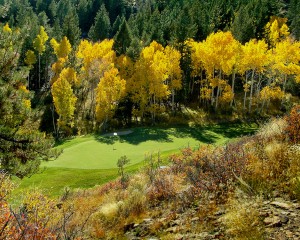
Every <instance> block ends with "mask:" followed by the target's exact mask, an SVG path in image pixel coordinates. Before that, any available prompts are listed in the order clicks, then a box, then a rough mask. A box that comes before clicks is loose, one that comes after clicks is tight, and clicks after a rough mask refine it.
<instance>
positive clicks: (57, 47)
mask: <svg viewBox="0 0 300 240" xmlns="http://www.w3.org/2000/svg"><path fill="white" fill-rule="evenodd" d="M50 44H51V46H52V48H53V50H54V53H55V55H56V56H57V58H66V57H68V55H69V54H70V52H71V50H72V46H71V44H70V41H69V40H68V38H67V37H63V39H62V40H61V42H57V41H56V40H55V39H54V38H52V39H51V40H50Z"/></svg>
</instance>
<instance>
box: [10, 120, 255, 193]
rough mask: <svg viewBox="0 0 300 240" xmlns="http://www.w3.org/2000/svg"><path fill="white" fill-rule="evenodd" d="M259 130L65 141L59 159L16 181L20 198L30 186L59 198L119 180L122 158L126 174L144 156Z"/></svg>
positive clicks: (172, 131)
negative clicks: (118, 166)
mask: <svg viewBox="0 0 300 240" xmlns="http://www.w3.org/2000/svg"><path fill="white" fill-rule="evenodd" d="M255 130H256V126H254V125H244V124H241V125H240V124H230V125H229V124H226V125H215V126H208V127H185V126H184V127H182V126H181V127H174V128H158V127H151V128H150V127H149V128H135V129H131V131H132V132H131V133H129V134H127V135H119V136H103V135H102V136H97V135H89V136H84V137H77V138H74V139H71V140H66V141H64V142H63V143H61V144H59V145H58V146H56V147H57V148H60V149H63V153H62V154H61V155H60V156H59V157H58V159H56V160H53V161H48V162H43V163H42V166H41V171H40V172H39V173H38V174H35V175H33V176H32V177H31V178H25V179H23V180H22V181H19V180H18V181H17V182H18V183H19V184H20V185H19V187H18V188H17V189H16V190H15V191H14V195H15V196H17V195H18V194H20V193H21V192H22V190H26V189H28V188H30V187H39V188H41V189H44V190H45V191H46V192H47V193H49V195H51V196H58V195H60V194H61V193H62V190H63V189H64V187H66V186H68V187H70V188H88V187H92V186H95V185H99V184H103V183H105V182H108V181H109V180H112V179H114V178H116V177H117V175H118V170H117V169H116V163H117V160H118V158H119V157H120V156H122V155H126V156H127V157H128V158H129V159H130V160H131V162H130V166H128V167H127V171H136V170H137V169H139V168H140V167H141V166H143V160H144V156H145V154H148V153H154V154H155V153H157V152H160V153H161V155H162V156H163V157H164V158H166V157H167V156H168V155H170V154H171V153H175V152H179V151H180V149H182V148H185V147H188V146H190V147H191V148H198V147H199V145H200V144H209V143H211V144H216V145H219V144H224V143H225V142H226V141H228V140H230V139H232V138H236V137H239V136H242V135H247V134H251V133H253V132H254V131H255Z"/></svg>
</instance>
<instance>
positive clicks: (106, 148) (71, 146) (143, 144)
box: [42, 126, 239, 169]
mask: <svg viewBox="0 0 300 240" xmlns="http://www.w3.org/2000/svg"><path fill="white" fill-rule="evenodd" d="M231 127H233V126H231ZM222 128H223V126H222ZM233 129H234V130H235V131H237V132H239V131H238V130H236V129H237V128H236V126H235V127H234V128H232V129H231V130H232V131H233ZM224 130H225V129H223V130H222V131H221V132H219V131H218V129H217V128H214V129H211V127H210V128H207V129H206V128H193V127H177V128H165V129H164V128H136V129H134V130H132V132H131V133H129V134H127V135H121V136H86V137H83V138H80V137H78V138H75V139H72V140H70V141H67V142H65V143H63V144H62V145H61V146H59V148H63V153H62V154H61V155H60V156H59V157H58V158H57V159H56V160H54V161H49V162H45V163H43V164H42V167H55V168H76V169H110V168H116V164H117V160H118V159H119V158H120V157H121V156H123V155H126V156H127V157H128V158H129V159H130V164H136V163H139V162H141V161H143V160H144V159H145V155H146V154H149V153H154V154H155V153H157V152H158V151H159V152H161V153H164V152H172V151H174V152H176V151H179V150H180V149H182V148H185V147H187V146H190V147H191V148H197V147H199V145H200V144H203V143H215V144H223V143H225V142H226V141H227V140H229V139H231V138H232V136H231V135H230V136H226V134H225V135H224V133H226V131H224ZM229 130H230V127H229Z"/></svg>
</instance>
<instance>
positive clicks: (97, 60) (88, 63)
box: [76, 39, 116, 77]
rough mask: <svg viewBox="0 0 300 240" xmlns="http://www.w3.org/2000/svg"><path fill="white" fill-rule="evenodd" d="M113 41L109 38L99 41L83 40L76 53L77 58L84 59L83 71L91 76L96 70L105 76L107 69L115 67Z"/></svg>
mask: <svg viewBox="0 0 300 240" xmlns="http://www.w3.org/2000/svg"><path fill="white" fill-rule="evenodd" d="M113 43H114V41H113V40H108V39H105V40H103V41H102V42H99V43H92V42H89V41H87V40H82V41H81V42H80V44H79V47H78V51H77V53H76V56H77V58H79V59H80V60H81V61H82V72H84V73H85V74H86V75H87V76H90V75H91V73H92V72H94V71H96V73H97V74H102V75H101V76H103V73H104V72H105V71H106V70H108V69H109V68H111V67H114V61H115V58H116V53H115V52H114V50H113ZM93 70H94V71H93ZM96 73H94V74H96ZM101 76H100V77H101Z"/></svg>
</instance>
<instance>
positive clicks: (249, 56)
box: [240, 39, 269, 73]
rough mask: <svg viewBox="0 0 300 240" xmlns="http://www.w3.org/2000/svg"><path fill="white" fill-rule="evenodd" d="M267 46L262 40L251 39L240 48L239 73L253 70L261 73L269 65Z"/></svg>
mask: <svg viewBox="0 0 300 240" xmlns="http://www.w3.org/2000/svg"><path fill="white" fill-rule="evenodd" d="M267 51H268V45H267V43H266V42H265V41H264V40H259V41H257V40H256V39H251V40H250V41H249V42H247V43H246V44H245V45H243V46H242V59H241V65H240V72H241V73H243V72H245V71H247V70H255V71H258V72H263V71H264V70H265V69H266V66H267V65H268V64H269V59H268V54H267Z"/></svg>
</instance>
